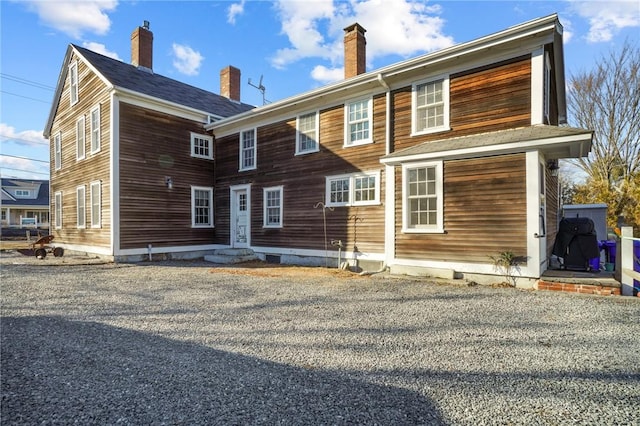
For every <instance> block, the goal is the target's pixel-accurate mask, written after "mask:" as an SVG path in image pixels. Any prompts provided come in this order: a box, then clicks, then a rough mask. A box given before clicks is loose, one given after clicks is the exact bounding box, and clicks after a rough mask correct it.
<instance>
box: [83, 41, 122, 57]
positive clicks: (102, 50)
mask: <svg viewBox="0 0 640 426" xmlns="http://www.w3.org/2000/svg"><path fill="white" fill-rule="evenodd" d="M82 46H83V47H86V48H87V49H89V50H91V51H94V52H96V53H99V54H101V55H104V56H107V57H109V58H113V59H117V60H118V61H122V59H120V56H118V54H117V53H116V52H112V51H110V50H107V47H106V46H105V45H104V44H102V43H95V42H93V41H83V42H82Z"/></svg>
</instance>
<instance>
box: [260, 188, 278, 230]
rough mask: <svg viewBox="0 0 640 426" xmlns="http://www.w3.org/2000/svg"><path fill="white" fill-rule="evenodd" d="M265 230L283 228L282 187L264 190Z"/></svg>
mask: <svg viewBox="0 0 640 426" xmlns="http://www.w3.org/2000/svg"><path fill="white" fill-rule="evenodd" d="M263 226H264V227H265V228H282V186H274V187H272V188H264V222H263Z"/></svg>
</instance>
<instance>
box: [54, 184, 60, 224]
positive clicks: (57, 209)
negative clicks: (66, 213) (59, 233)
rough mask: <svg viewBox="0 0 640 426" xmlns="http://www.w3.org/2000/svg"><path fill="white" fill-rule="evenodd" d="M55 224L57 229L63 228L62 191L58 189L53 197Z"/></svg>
mask: <svg viewBox="0 0 640 426" xmlns="http://www.w3.org/2000/svg"><path fill="white" fill-rule="evenodd" d="M53 211H54V212H55V215H56V217H55V218H54V220H55V222H54V226H55V228H56V229H62V191H56V192H55V194H54V197H53Z"/></svg>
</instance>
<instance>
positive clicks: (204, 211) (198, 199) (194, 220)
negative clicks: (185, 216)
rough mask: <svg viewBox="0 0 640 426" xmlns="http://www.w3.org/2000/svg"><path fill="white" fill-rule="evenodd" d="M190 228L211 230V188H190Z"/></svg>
mask: <svg viewBox="0 0 640 426" xmlns="http://www.w3.org/2000/svg"><path fill="white" fill-rule="evenodd" d="M191 227H193V228H213V188H211V187H204V186H192V187H191Z"/></svg>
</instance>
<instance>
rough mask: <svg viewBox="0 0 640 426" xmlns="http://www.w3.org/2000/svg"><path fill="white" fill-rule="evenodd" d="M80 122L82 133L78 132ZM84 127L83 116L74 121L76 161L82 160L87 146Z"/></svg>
mask: <svg viewBox="0 0 640 426" xmlns="http://www.w3.org/2000/svg"><path fill="white" fill-rule="evenodd" d="M81 122H82V133H80V132H78V129H80V126H81V124H80V123H81ZM86 135H87V131H86V127H85V122H84V115H83V116H81V117H80V118H78V121H76V160H84V159H85V157H86V154H87V152H86V151H87V144H86Z"/></svg>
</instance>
